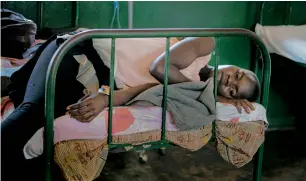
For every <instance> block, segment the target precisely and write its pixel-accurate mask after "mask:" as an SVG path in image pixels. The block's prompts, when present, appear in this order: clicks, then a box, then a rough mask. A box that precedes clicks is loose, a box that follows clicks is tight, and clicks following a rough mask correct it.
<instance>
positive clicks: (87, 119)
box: [73, 111, 96, 123]
mask: <svg viewBox="0 0 306 181" xmlns="http://www.w3.org/2000/svg"><path fill="white" fill-rule="evenodd" d="M95 115H96V114H95V112H94V111H89V112H87V113H86V114H84V115H82V116H73V118H74V119H76V120H78V121H80V122H84V123H87V122H90V118H91V117H92V116H95Z"/></svg>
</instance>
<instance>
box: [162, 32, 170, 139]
mask: <svg viewBox="0 0 306 181" xmlns="http://www.w3.org/2000/svg"><path fill="white" fill-rule="evenodd" d="M169 49H170V38H169V37H167V41H166V57H165V69H164V90H163V112H162V133H161V139H162V140H163V141H165V140H166V113H167V97H168V69H169Z"/></svg>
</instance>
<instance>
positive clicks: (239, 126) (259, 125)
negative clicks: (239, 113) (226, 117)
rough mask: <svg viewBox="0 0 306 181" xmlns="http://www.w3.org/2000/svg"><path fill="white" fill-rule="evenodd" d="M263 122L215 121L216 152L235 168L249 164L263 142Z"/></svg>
mask: <svg viewBox="0 0 306 181" xmlns="http://www.w3.org/2000/svg"><path fill="white" fill-rule="evenodd" d="M264 129H265V127H264V122H263V121H252V122H240V123H232V122H224V121H216V137H217V140H216V141H217V151H218V153H219V154H220V156H221V157H222V158H223V159H224V160H225V161H227V162H229V163H231V164H233V165H234V166H235V167H238V168H239V167H242V166H244V165H245V164H247V163H249V162H250V161H251V160H252V158H253V156H254V155H255V153H256V152H257V150H258V148H259V147H260V145H261V144H262V143H263V142H264V139H265V137H264Z"/></svg>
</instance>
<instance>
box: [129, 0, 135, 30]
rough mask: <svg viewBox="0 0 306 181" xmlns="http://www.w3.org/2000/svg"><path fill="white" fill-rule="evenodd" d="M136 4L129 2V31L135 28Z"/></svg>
mask: <svg viewBox="0 0 306 181" xmlns="http://www.w3.org/2000/svg"><path fill="white" fill-rule="evenodd" d="M133 16H134V3H133V1H129V2H128V22H129V29H132V28H133V20H134V17H133Z"/></svg>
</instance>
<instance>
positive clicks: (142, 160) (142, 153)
mask: <svg viewBox="0 0 306 181" xmlns="http://www.w3.org/2000/svg"><path fill="white" fill-rule="evenodd" d="M137 152H138V159H139V162H140V163H147V162H148V155H147V153H146V151H145V150H141V151H137Z"/></svg>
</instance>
